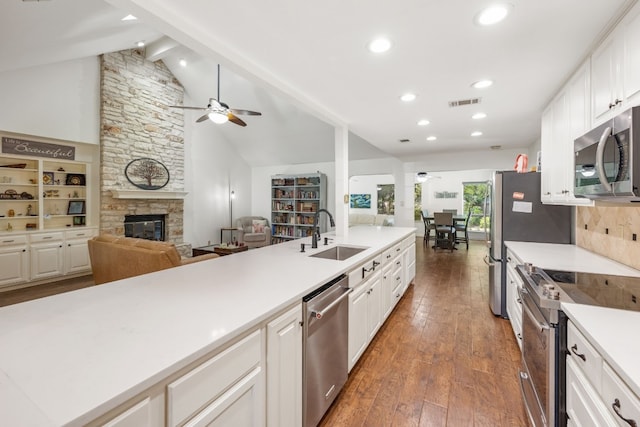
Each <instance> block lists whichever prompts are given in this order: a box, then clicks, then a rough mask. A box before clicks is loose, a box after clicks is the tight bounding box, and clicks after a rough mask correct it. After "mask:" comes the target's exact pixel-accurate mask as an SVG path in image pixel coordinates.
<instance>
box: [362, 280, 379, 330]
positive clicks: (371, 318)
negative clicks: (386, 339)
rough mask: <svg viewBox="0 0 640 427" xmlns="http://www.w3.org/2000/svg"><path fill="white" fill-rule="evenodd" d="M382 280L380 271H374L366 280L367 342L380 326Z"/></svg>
mask: <svg viewBox="0 0 640 427" xmlns="http://www.w3.org/2000/svg"><path fill="white" fill-rule="evenodd" d="M381 284H382V282H381V280H380V273H376V274H375V275H374V276H373V277H371V279H369V280H367V283H366V284H365V286H366V287H367V289H368V290H367V336H368V339H367V342H371V340H372V339H373V337H375V336H376V333H377V332H378V330H379V329H380V326H382V321H383V318H382V285H381Z"/></svg>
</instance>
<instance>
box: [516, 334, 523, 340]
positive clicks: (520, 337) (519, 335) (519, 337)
mask: <svg viewBox="0 0 640 427" xmlns="http://www.w3.org/2000/svg"><path fill="white" fill-rule="evenodd" d="M517 336H518V339H519V340H520V341H522V334H520V333H519V334H518V335H517Z"/></svg>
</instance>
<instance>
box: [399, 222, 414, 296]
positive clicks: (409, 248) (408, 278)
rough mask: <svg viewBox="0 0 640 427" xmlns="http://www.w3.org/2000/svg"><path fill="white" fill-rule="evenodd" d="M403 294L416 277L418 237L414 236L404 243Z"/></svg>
mask: <svg viewBox="0 0 640 427" xmlns="http://www.w3.org/2000/svg"><path fill="white" fill-rule="evenodd" d="M402 265H403V267H404V270H403V274H402V285H403V288H402V294H404V293H405V291H406V290H407V288H408V287H409V285H410V284H411V282H412V281H413V279H414V278H415V277H416V236H415V234H412V235H411V236H409V237H407V238H406V239H404V240H403V241H402Z"/></svg>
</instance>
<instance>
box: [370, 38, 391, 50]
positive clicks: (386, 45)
mask: <svg viewBox="0 0 640 427" xmlns="http://www.w3.org/2000/svg"><path fill="white" fill-rule="evenodd" d="M389 49H391V41H390V40H389V39H388V38H385V37H379V38H377V39H374V40H373V41H372V42H371V43H369V50H370V51H371V52H373V53H384V52H386V51H388V50H389Z"/></svg>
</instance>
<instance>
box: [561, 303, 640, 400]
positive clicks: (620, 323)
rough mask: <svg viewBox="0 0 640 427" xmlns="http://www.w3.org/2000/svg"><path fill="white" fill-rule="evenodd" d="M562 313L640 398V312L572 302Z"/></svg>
mask: <svg viewBox="0 0 640 427" xmlns="http://www.w3.org/2000/svg"><path fill="white" fill-rule="evenodd" d="M562 310H563V311H564V312H565V314H566V315H567V316H568V317H569V319H571V320H572V321H573V323H574V324H575V325H576V326H577V327H578V329H579V330H580V332H582V333H583V334H584V335H585V336H586V337H587V339H588V340H589V342H590V343H591V344H593V346H594V347H595V348H596V349H597V350H598V352H599V353H600V355H602V357H603V358H604V359H605V360H606V361H607V363H608V364H609V365H610V366H611V367H612V368H613V370H614V371H616V373H617V374H618V375H619V376H620V378H622V380H623V381H624V382H625V383H626V384H627V386H629V388H630V389H631V390H633V391H634V393H635V394H636V396H638V397H639V398H640V362H638V360H640V340H638V327H640V313H639V312H637V311H630V310H617V309H613V308H604V307H595V306H592V305H582V304H569V303H563V304H562Z"/></svg>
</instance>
